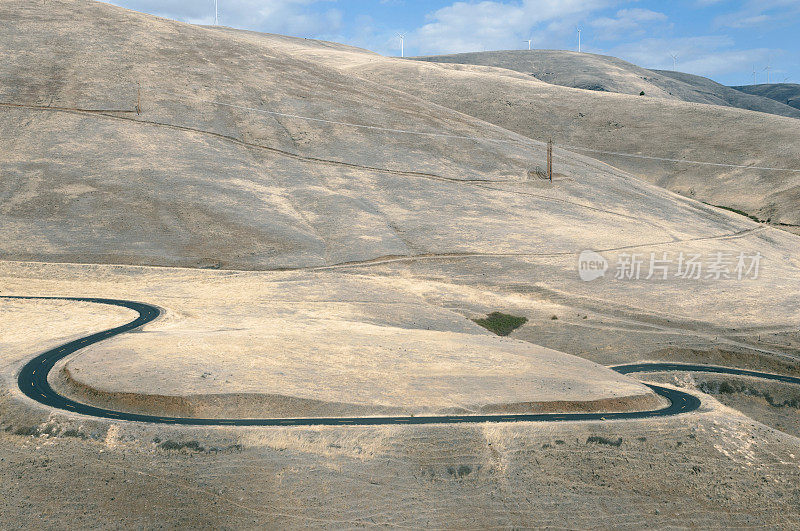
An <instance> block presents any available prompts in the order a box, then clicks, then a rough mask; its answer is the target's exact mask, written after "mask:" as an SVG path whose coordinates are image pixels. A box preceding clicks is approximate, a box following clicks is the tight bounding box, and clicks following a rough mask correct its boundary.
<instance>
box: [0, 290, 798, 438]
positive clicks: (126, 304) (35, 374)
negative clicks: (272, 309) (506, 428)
mask: <svg viewBox="0 0 800 531" xmlns="http://www.w3.org/2000/svg"><path fill="white" fill-rule="evenodd" d="M0 298H5V299H28V300H67V301H80V302H90V303H96V304H107V305H110V306H119V307H122V308H128V309H131V310H134V311H136V312H138V313H139V317H137V318H136V319H134V320H133V321H131V322H129V323H127V324H124V325H122V326H118V327H116V328H111V329H108V330H104V331H102V332H97V333H95V334H91V335H89V336H86V337H82V338H79V339H76V340H74V341H70V342H69V343H66V344H64V345H61V346H59V347H56V348H54V349H51V350H48V351H47V352H45V353H43V354H40V355H39V356H36V357H35V358H33V359H32V360H31V361H29V362H28V363H27V364H25V366H24V367H23V368H22V370H21V371H20V373H19V377H18V379H17V383H18V385H19V388H20V390H22V392H23V393H24V394H25V395H27V396H28V397H30V398H32V399H33V400H35V401H37V402H39V403H42V404H44V405H46V406H50V407H54V408H57V409H63V410H66V411H71V412H73V413H80V414H82V415H89V416H93V417H101V418H108V419H115V420H126V421H134V422H151V423H159V424H184V425H192V426H342V425H349V426H374V425H384V424H464V423H481V422H543V421H547V422H553V421H580V420H618V419H646V418H653V417H667V416H671V415H677V414H680V413H688V412H691V411H695V410H697V409H698V408H699V407H700V400H699V399H698V398H697V397H695V396H693V395H690V394H688V393H684V392H682V391H678V390H675V389H668V388H666V387H660V386H657V385H651V384H645V385H647V386H648V387H650V389H652V390H653V391H654V392H655V393H657V394H659V395H661V396H663V397H664V398H666V399H667V400H669V402H670V405H669V406H667V407H665V408H662V409H657V410H652V411H631V412H621V413H542V414H511V415H432V416H421V417H416V416H415V417H412V416H404V417H353V418H342V417H331V418H274V419H198V418H185V417H162V416H157V415H140V414H136V413H125V412H123V411H113V410H110V409H103V408H99V407H95V406H91V405H88V404H82V403H80V402H76V401H74V400H72V399H70V398H67V397H65V396H62V395H60V394H58V393H57V392H56V391H55V390H54V389H53V388H52V387H51V386H50V384H49V383H48V381H47V374H48V373H49V372H50V371H51V370H52V369H53V367H54V366H55V364H56V363H57V362H58V361H59V360H61V359H63V358H65V357H66V356H69V355H70V354H72V353H74V352H77V351H78V350H80V349H82V348H84V347H87V346H89V345H92V344H95V343H98V342H100V341H103V340H105V339H109V338H111V337H114V336H116V335H119V334H123V333H125V332H130V331H132V330H135V329H137V328H139V327H141V326H143V325H145V324H147V323H149V322H151V321H153V320H155V319H156V318H157V317H158V316H159V315H161V310H159V309H158V308H156V307H155V306H151V305H149V304H145V303H141V302H133V301H126V300H117V299H102V298H90V297H14V296H0ZM611 368H612V369H614V370H615V371H617V372H619V373H622V374H630V373H637V372H664V371H691V372H712V373H721V374H734V375H740V376H753V377H756V378H763V379H768V380H777V381H781V382H787V383H796V384H800V378H797V377H794V376H783V375H779V374H770V373H762V372H756V371H748V370H744V369H734V368H728V367H716V366H709V365H695V364H686V363H635V364H627V365H619V366H616V367H611Z"/></svg>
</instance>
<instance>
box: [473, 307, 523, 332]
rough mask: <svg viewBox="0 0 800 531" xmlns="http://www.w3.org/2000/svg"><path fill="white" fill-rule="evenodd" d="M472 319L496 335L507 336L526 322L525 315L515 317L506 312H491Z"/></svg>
mask: <svg viewBox="0 0 800 531" xmlns="http://www.w3.org/2000/svg"><path fill="white" fill-rule="evenodd" d="M473 321H475V322H476V323H477V324H479V325H481V326H482V327H484V328H485V329H487V330H489V331H491V332H494V333H495V334H497V335H498V336H507V335H508V334H510V333H511V332H513V331H514V330H516V329H517V328H519V327H520V326H522V325H524V324H525V323H527V322H528V319H527V317H517V316H515V315H509V314H507V313H501V312H492V313H490V314H489V315H487V316H486V318H485V319H473Z"/></svg>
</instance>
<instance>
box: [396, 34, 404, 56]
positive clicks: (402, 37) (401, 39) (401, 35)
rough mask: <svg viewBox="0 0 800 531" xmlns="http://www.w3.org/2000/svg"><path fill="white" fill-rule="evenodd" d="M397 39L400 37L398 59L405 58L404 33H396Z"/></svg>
mask: <svg viewBox="0 0 800 531" xmlns="http://www.w3.org/2000/svg"><path fill="white" fill-rule="evenodd" d="M397 36H398V37H400V57H405V56H406V36H405V34H404V33H398V34H397Z"/></svg>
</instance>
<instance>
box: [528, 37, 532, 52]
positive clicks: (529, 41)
mask: <svg viewBox="0 0 800 531" xmlns="http://www.w3.org/2000/svg"><path fill="white" fill-rule="evenodd" d="M527 42H528V50H530V49H531V46H532V45H533V39H528V41H527Z"/></svg>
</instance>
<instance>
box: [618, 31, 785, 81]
mask: <svg viewBox="0 0 800 531" xmlns="http://www.w3.org/2000/svg"><path fill="white" fill-rule="evenodd" d="M734 44H735V43H734V41H733V39H731V38H730V37H727V36H701V37H687V38H678V39H643V40H640V41H637V42H635V43H627V44H622V45H619V46H617V47H615V48H613V49H612V50H610V53H611V55H615V56H617V57H621V58H623V59H625V60H627V61H631V62H632V63H636V64H638V65H641V66H643V67H646V68H655V69H665V70H666V69H669V70H672V56H671V54H672V53H675V54H677V55H678V70H680V71H681V72H687V73H690V74H697V75H700V76H705V77H713V76H719V75H725V74H731V73H734V72H750V71H751V70H752V66H753V64H762V63H766V61H767V60H768V59H769V56H770V55H771V54H773V55H774V54H776V52H775V51H774V50H769V49H766V48H755V49H746V50H737V49H734Z"/></svg>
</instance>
